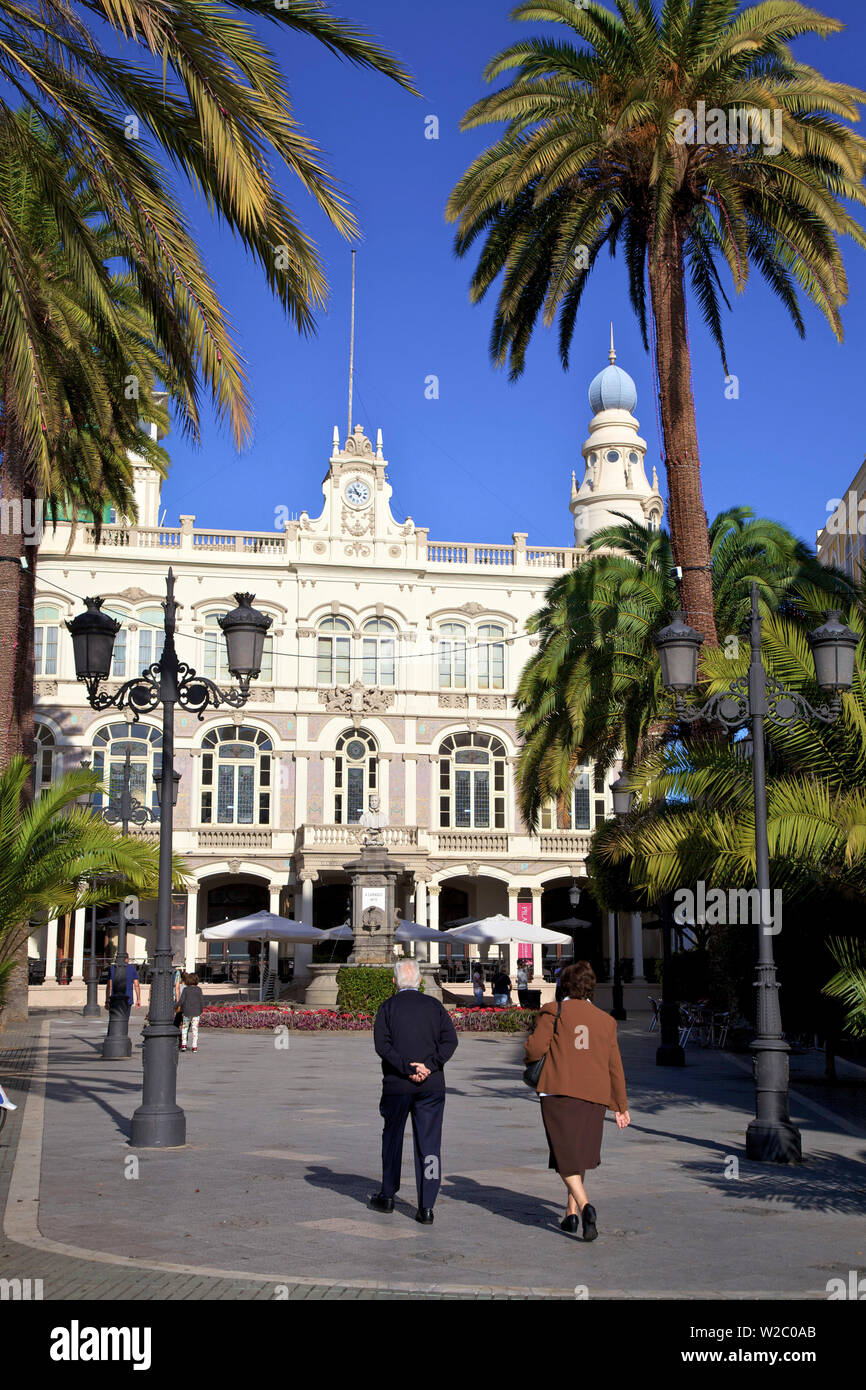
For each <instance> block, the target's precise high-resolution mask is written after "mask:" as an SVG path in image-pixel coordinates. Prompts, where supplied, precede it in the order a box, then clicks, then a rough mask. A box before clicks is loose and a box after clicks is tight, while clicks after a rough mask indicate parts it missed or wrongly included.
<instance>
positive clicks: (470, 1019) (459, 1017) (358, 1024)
mask: <svg viewBox="0 0 866 1390" xmlns="http://www.w3.org/2000/svg"><path fill="white" fill-rule="evenodd" d="M535 1018H536V1011H535V1010H534V1009H519V1008H510V1009H463V1008H458V1009H454V1010H453V1011H452V1013H451V1021H452V1022H453V1024H454V1027H455V1028H456V1030H457V1032H458V1033H522V1032H525V1031H527V1030H529V1029H530V1028H532V1027H533V1026H534V1023H535ZM201 1025H202V1027H203V1028H244V1029H249V1028H277V1027H279V1026H280V1025H282V1026H283V1027H284V1028H293V1029H296V1030H297V1031H298V1032H299V1033H361V1032H369V1031H370V1030H372V1027H373V1015H372V1014H368V1013H361V1012H360V1011H356V1012H354V1013H340V1012H338V1010H337V1009H293V1008H291V1007H290V1006H289V1005H287V1004H210V1005H206V1006H205V1010H204V1013H203V1014H202V1016H201Z"/></svg>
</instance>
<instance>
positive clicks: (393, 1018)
mask: <svg viewBox="0 0 866 1390" xmlns="http://www.w3.org/2000/svg"><path fill="white" fill-rule="evenodd" d="M394 983H395V985H396V986H397V993H396V994H394V995H392V996H391V998H390V999H386V1000H385V1002H384V1003H383V1004H380V1005H379V1011H378V1013H377V1014H376V1022H375V1023H374V1025H373V1043H374V1046H375V1048H376V1052H377V1053H378V1054H379V1056H380V1057H381V1059H382V1099H381V1101H380V1102H379V1114H380V1115H381V1116H382V1119H383V1120H384V1122H385V1124H384V1128H383V1131H382V1186H381V1188H380V1189H379V1191H378V1192H377V1193H375V1194H374V1195H373V1196H371V1197H370V1206H371V1208H372V1210H373V1211H380V1212H389V1213H390V1212H393V1210H394V1194H395V1192H397V1190H398V1189H399V1187H400V1169H401V1166H402V1162H403V1133H404V1131H405V1129H406V1120H407V1118H408V1117H409V1116H410V1115H411V1117H412V1137H413V1139H414V1141H415V1181H416V1184H417V1187H418V1210H417V1211H416V1213H415V1220H416V1221H418V1222H420V1223H421V1225H423V1226H429V1225H431V1224H432V1221H433V1205H434V1203H435V1201H436V1198H437V1196H438V1194H439V1184H440V1182H441V1180H442V1174H441V1150H442V1120H443V1118H444V1115H445V1071H444V1068H445V1063H446V1062H447V1061H448V1059H449V1058H450V1057H452V1056H453V1055H454V1052H455V1051H456V1048H457V1033H456V1030H455V1028H454V1024H453V1023H452V1022H451V1018H450V1016H449V1014H448V1010H447V1009H444V1008H443V1007H442V1005H441V1004H440V1003H439V1000H438V999H432V998H431V997H430V995H428V994H421V993H420V992H419V988H418V986H419V985H420V983H421V972H420V970H419V969H418V962H417V961H414V960H400V961H398V962H397V964H396V965H395V966H394Z"/></svg>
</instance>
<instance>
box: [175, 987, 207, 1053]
mask: <svg viewBox="0 0 866 1390" xmlns="http://www.w3.org/2000/svg"><path fill="white" fill-rule="evenodd" d="M179 1002H180V1011H181V1014H182V1015H183V1022H182V1024H181V1034H180V1050H181V1052H186V1050H187V1038H189V1046H190V1050H191V1051H192V1052H198V1021H199V1019H200V1018H201V1016H202V1014H203V1013H204V995H203V994H202V991H201V987H200V985H199V982H198V975H187V977H186V984H185V985H184V987H183V989H182V990H181V992H180V1001H179Z"/></svg>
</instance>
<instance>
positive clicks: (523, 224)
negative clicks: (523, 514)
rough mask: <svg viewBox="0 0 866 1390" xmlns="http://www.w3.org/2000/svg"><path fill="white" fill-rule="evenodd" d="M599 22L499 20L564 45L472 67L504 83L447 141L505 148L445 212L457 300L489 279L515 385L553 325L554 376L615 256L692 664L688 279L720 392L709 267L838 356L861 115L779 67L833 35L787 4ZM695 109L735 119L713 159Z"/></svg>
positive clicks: (718, 3)
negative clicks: (814, 37)
mask: <svg viewBox="0 0 866 1390" xmlns="http://www.w3.org/2000/svg"><path fill="white" fill-rule="evenodd" d="M615 2H616V8H617V11H618V13H617V14H612V13H611V12H610V10H609V9H608V8H607V7H606V6H604V5H601V4H599V3H595V0H580V3H579V4H574V3H572V0H544V3H532V0H530V2H529V3H525V4H521V5H518V6H517V8H516V9H515V10H514V11H513V12H512V18H513V19H517V20H524V21H530V22H531V21H538V22H553V23H555V24H557V25H559V26H560V33H561V34H562V37H561V39H560V40H559V41H558V42H557V41H554V40H553V39H551V38H547V37H545V38H532V39H525V40H522V41H520V42H518V43H515V44H513V45H511V47H509V48H507V49H505V51H504V52H502V53H500V54H499V55H498V56H497V57H495V58H494V59H492V61H491V62H490V63H489V64H488V66H487V69H486V72H485V78H486V80H487V81H488V82H493V81H495V80H496V79H497V78H499V77H501V76H502V75H503V74H509V75H510V74H512V73H514V74H515V75H514V76H513V78H512V79H511V81H510V82H509V84H508V85H507V86H505V87H504V88H502V89H501V90H498V91H496V92H494V93H493V94H492V95H490V96H486V97H484V98H482V99H481V100H480V101H478V102H477V103H476V104H475V105H474V106H472V107H471V108H470V110H469V111H468V112H467V113H466V115H465V117H464V119H463V123H462V124H463V129H464V130H472V129H475V128H476V127H478V126H482V125H487V124H490V123H496V122H504V123H506V129H505V133H504V134H503V135H502V136H501V137H500V138H499V139H498V140H496V141H495V142H494V143H493V144H492V145H491V146H490V147H489V148H488V149H486V150H485V151H484V152H483V153H482V154H481V155H479V156H478V158H477V159H475V160H474V161H473V163H472V164H471V165H470V167H469V169H468V170H467V171H466V173H465V174H464V175H463V177H462V178H461V180H460V182H459V183H458V184H457V186H456V188H455V189H454V191H453V193H452V195H451V198H450V200H449V203H448V210H447V211H448V216H449V218H450V219H451V220H452V221H456V222H458V231H457V240H456V247H457V252H458V254H459V255H461V256H465V255H466V254H467V253H468V252H469V250H470V249H471V248H472V247H473V246H474V244H475V243H476V241H479V240H480V241H481V250H480V253H479V257H478V263H477V267H476V270H475V273H474V275H473V277H472V281H471V296H472V298H473V300H476V301H477V300H480V299H481V298H483V297H484V295H485V294H487V293H488V291H489V290H490V289H491V287H492V286H493V285H494V283H495V282H497V281H498V280H499V277H500V275H502V280H501V283H500V284H499V287H498V290H497V303H496V312H495V316H494V322H493V331H492V335H491V356H492V357H493V360H494V361H495V362H496V364H497V365H500V366H502V365H505V364H506V363H509V364H510V369H511V376H512V379H514V378H516V377H518V376H519V375H520V373H521V372H522V370H523V367H524V361H525V356H526V349H527V346H528V343H529V340H530V338H531V336H532V331H533V329H534V328H535V326H536V324H537V322H538V320H539V319H541V320H542V321H543V322H544V324H545V325H546V326H550V325H551V324H553V323H554V321H555V319H556V317H557V315H559V350H560V357H561V360H562V364H563V367H567V366H568V359H569V349H570V345H571V340H572V336H573V333H574V328H575V323H576V319H577V313H578V310H579V307H580V303H581V299H582V296H583V293H584V290H585V288H586V285H587V282H588V280H589V278H590V275H591V274H592V271H593V269H594V268H595V265H596V263H597V261H598V258H599V256H600V254H601V252H602V250H603V249H604V248H605V247H607V248H608V249H609V250H610V251H611V253H612V254H613V253H614V252H615V250H616V248H617V247H618V246H620V247H621V248H622V251H623V254H624V258H625V264H626V270H627V273H628V285H629V295H630V299H631V304H632V307H633V309H634V311H635V314H636V315H637V318H638V322H639V324H640V329H641V334H642V336H643V341H644V346H645V347H646V348H647V350H648V351H649V333H648V315H647V283H648V284H649V308H650V314H651V325H650V327H651V329H652V333H653V338H654V342H653V351H654V366H655V371H656V378H657V387H658V394H659V401H660V407H661V423H662V431H663V436H664V449H665V466H666V469H667V481H668V493H669V516H670V527H671V544H672V549H673V555H674V558H675V562H676V564H677V565H679V566H680V567H681V568H682V571H683V581H682V595H683V607H684V609H685V611H686V616H687V618H688V620H689V622H690V623H691V624H692V626H693V627H695V628H697V629H698V631H700V632H702V633H703V634H704V635H705V638H706V645H705V650H707V649H709V648H710V647H711V646H713V645H714V644H715V642H716V629H715V622H714V601H713V586H712V580H711V574H710V561H711V557H710V543H709V537H708V533H707V522H706V515H705V511H704V503H703V495H702V488H701V471H700V453H699V446H698V431H697V423H696V419H695V404H694V396H693V390H692V371H691V362H690V357H689V348H688V336H687V323H686V279H687V277H688V279H689V281H690V283H691V289H692V293H693V295H694V297H695V299H696V300H697V303H698V305H699V307H700V310H701V313H702V314H703V317H704V319H705V321H706V323H707V325H708V327H709V329H710V332H711V334H712V336H713V338H714V340H715V342H716V343H717V345H718V347H719V351H720V353H721V357H722V362H723V365H724V367H725V371H726V372H727V359H726V354H725V345H724V337H723V332H722V320H721V304H722V302H724V303H725V304H727V302H728V301H727V299H726V296H725V292H724V289H723V288H722V281H721V276H720V272H719V266H720V263H721V262H725V263H726V264H727V268H728V270H729V272H730V275H731V278H732V280H733V284H734V287H735V289H736V290H737V292H738V293H739V292H741V291H742V290H743V289H744V288H745V286H746V283H747V280H748V276H749V272H750V270H751V269H752V268H753V267H754V268H757V270H758V271H759V272H760V274H761V275H762V276H763V277H764V278H765V280H766V281H767V283H768V284H769V286H770V288H771V289H772V291H773V293H774V294H775V295H776V296H777V297H778V299H779V300H780V301H781V303H782V304H783V305H784V307H785V308H786V309H787V311H788V313H789V315H790V317H791V319H792V321H793V324H794V327H795V328H796V330H797V332H798V333H799V334H800V336H801V337H803V336H804V334H805V326H804V322H803V318H802V315H801V310H800V306H799V300H798V294H797V290H798V288H799V289H801V290H802V291H803V292H804V293H805V295H806V296H807V297H808V299H810V300H811V301H812V302H813V303H814V304H815V305H816V306H817V307H818V308H819V309H820V310H821V312H822V313H823V314H824V315H825V316H826V318H827V320H828V322H829V324H830V326H831V328H832V330H833V332H834V334H835V335H836V337H837V338H839V339H841V337H842V322H841V314H840V310H841V308H842V306H843V305H844V303H845V302H846V299H847V292H848V286H847V279H846V276H845V268H844V265H843V262H842V257H841V254H840V251H839V245H838V242H839V238H840V237H841V236H843V235H848V236H850V237H852V238H853V239H854V241H856V242H857V244H858V245H860V246H866V233H864V231H863V229H862V228H861V226H860V225H859V223H858V222H857V221H856V220H855V218H854V217H853V216H852V215H851V213H850V212H849V211H848V210H847V208H846V206H845V204H846V202H850V203H852V204H855V205H857V204H859V205H860V206H862V205H863V204H864V202H866V192H864V189H863V186H862V178H863V173H864V169H866V141H864V140H863V139H862V138H861V137H860V136H858V135H855V134H854V133H853V132H852V131H851V130H850V129H849V128H848V126H847V125H846V124H845V121H846V120H847V121H856V120H857V119H859V112H858V102H860V101H862V100H863V99H864V95H863V93H861V92H860V91H858V90H857V89H855V88H853V87H850V86H848V85H847V84H844V83H839V82H831V81H829V80H828V79H827V78H825V77H823V76H822V74H821V73H820V72H818V71H817V70H816V69H814V68H811V67H809V66H808V65H806V64H804V63H800V62H797V61H796V60H795V59H794V58H793V56H792V54H791V52H790V49H789V47H788V45H789V43H790V42H791V40H793V39H796V38H798V37H801V36H803V35H806V34H818V35H820V36H822V37H824V36H827V35H830V34H834V33H838V32H839V30H841V29H842V27H843V26H842V24H841V23H840V22H839V21H838V20H834V19H827V18H825V17H824V16H822V15H820V14H818V13H817V12H816V11H815V10H813V9H809V8H807V7H806V6H804V5H801V4H798V3H794V0H765V2H764V3H760V4H755V5H749V6H747V7H745V8H742V9H741V7H740V3H739V0H664V3H663V4H661V5H657V4H654V3H653V0H615ZM575 37H576V38H578V39H580V40H582V41H583V42H582V44H580V45H577V44H575V43H574V41H573V40H574V38H575ZM702 102H703V103H705V108H706V110H708V111H709V112H710V113H712V112H714V111H717V110H718V111H719V112H720V113H722V115H723V116H724V118H725V122H726V123H727V122H728V113H731V115H732V117H733V118H736V119H737V127H738V128H737V130H736V131H733V132H732V131H731V130H730V129H728V128H727V126H726V128H725V130H726V133H725V130H722V131H721V132H719V130H718V127H717V126H716V127H714V128H713V137H716V136H718V138H719V139H720V141H721V143H717V144H712V143H709V138H706V139H705V138H704V135H703V133H702V131H701V130H700V129H699V128H696V122H697V118H698V117H699V116H700V115H702V114H705V113H704V112H703V111H702V109H701V108H700V107H699V103H702ZM762 112H763V113H765V114H767V113H771V112H778V113H780V118H781V131H780V132H779V148H778V149H776V147H775V146H774V145H773V144H772V143H771V142H768V140H767V137H766V135H765V134H764V133H763V130H762V132H761V133H760V134H759V133H758V132H757V129H756V127H755V125H754V124H752V125H749V126H748V127H747V126H746V125H745V122H747V121H748V122H755V121H760V118H761V113H762ZM690 113H691V114H690ZM773 133H775V132H773ZM706 134H707V137H709V128H707V131H706ZM741 136H742V139H741V138H740V137H741Z"/></svg>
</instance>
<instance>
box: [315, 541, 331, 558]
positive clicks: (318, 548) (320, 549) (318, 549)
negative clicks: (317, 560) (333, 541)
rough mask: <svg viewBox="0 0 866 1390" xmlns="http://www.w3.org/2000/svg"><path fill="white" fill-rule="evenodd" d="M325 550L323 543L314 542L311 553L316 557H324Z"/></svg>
mask: <svg viewBox="0 0 866 1390" xmlns="http://www.w3.org/2000/svg"><path fill="white" fill-rule="evenodd" d="M327 549H328V547H327V546H326V545H325V542H324V541H316V544H315V545H314V546H313V552H314V554H316V555H324V554H325V551H326V550H327Z"/></svg>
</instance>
